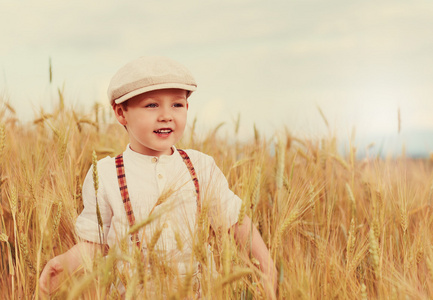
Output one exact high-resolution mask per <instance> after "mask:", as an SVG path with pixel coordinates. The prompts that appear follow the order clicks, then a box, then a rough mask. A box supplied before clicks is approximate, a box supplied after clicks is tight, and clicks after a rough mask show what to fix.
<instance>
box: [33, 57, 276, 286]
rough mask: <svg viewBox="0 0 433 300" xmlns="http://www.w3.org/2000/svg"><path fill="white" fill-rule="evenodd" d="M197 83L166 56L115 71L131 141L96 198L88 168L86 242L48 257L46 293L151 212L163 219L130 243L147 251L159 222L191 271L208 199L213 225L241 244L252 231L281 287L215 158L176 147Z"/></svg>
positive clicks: (102, 168)
mask: <svg viewBox="0 0 433 300" xmlns="http://www.w3.org/2000/svg"><path fill="white" fill-rule="evenodd" d="M196 87H197V85H196V82H195V80H194V78H193V76H192V75H191V73H190V72H189V70H188V69H186V68H185V67H184V66H183V65H181V64H179V63H177V62H176V61H173V60H171V59H168V58H164V57H142V58H139V59H136V60H134V61H132V62H130V63H128V64H126V65H125V66H124V67H122V68H121V69H120V70H119V71H118V72H117V73H116V74H115V75H114V77H113V78H112V80H111V82H110V86H109V89H108V95H109V98H110V101H111V105H112V107H113V110H114V113H115V115H116V118H117V120H118V121H119V123H120V124H121V125H123V126H124V127H125V128H126V130H127V132H128V136H129V145H128V146H127V149H126V150H125V152H124V153H123V154H122V155H119V156H118V157H116V158H110V157H106V158H104V159H102V160H100V161H99V162H98V165H97V169H98V174H99V188H98V192H97V197H96V196H95V190H94V187H93V179H92V170H89V173H88V174H87V176H86V179H85V181H84V184H83V203H84V209H83V211H82V213H81V214H80V216H79V217H78V218H77V222H76V232H77V234H78V236H79V237H80V238H81V239H82V242H79V243H78V244H76V245H75V246H74V247H72V248H71V249H70V250H69V251H67V252H66V253H64V254H61V255H59V256H56V257H55V258H53V259H51V260H50V261H49V262H48V263H47V265H46V266H45V268H44V270H43V271H42V273H41V277H40V280H39V285H40V290H41V293H42V294H50V293H51V292H52V291H53V290H55V289H56V287H57V286H58V285H59V281H60V277H61V274H62V272H67V273H69V274H71V273H72V272H73V271H74V270H76V269H77V268H78V267H79V266H80V265H81V264H82V263H83V258H82V253H83V252H84V253H85V254H88V255H89V256H92V255H93V253H94V252H95V250H96V249H97V248H98V246H100V244H101V243H102V244H104V245H108V247H110V248H111V247H115V246H116V244H117V243H118V241H119V240H120V237H122V236H124V235H125V234H127V232H128V230H129V228H130V227H131V226H133V225H134V224H137V223H139V222H140V221H141V220H145V219H146V218H148V217H149V216H150V215H151V214H154V215H158V216H159V218H157V221H155V222H152V226H146V227H145V229H144V230H142V231H141V232H140V233H139V234H135V235H134V237H133V238H131V239H128V241H129V247H130V248H131V249H132V247H134V246H135V244H136V245H138V246H139V247H140V249H141V252H142V253H143V256H144V257H145V256H146V251H147V248H146V246H149V241H148V240H149V239H150V237H151V236H152V232H155V230H156V228H157V229H159V230H160V234H161V236H160V238H159V240H158V242H157V244H156V246H155V247H157V248H158V249H162V250H164V251H165V252H167V253H170V254H171V255H169V256H167V257H168V259H172V260H173V261H174V262H177V266H178V269H179V273H185V272H186V270H187V269H188V263H187V262H186V261H188V262H189V261H190V260H189V259H182V257H185V256H186V257H188V256H190V257H191V256H192V249H193V245H192V242H191V239H192V238H191V232H193V230H194V225H195V224H196V216H197V215H198V212H199V211H200V209H203V208H204V207H205V206H204V202H205V201H207V202H206V203H207V205H208V206H207V210H206V211H207V212H208V214H209V219H210V224H211V227H215V228H226V229H227V230H232V231H233V234H234V237H235V240H236V241H237V243H238V244H240V245H245V244H246V243H247V241H248V239H249V236H250V228H252V229H253V233H252V247H251V248H252V254H253V256H254V257H255V258H256V259H257V260H258V261H259V264H260V268H261V270H262V272H263V273H264V274H265V279H266V282H267V285H266V286H267V288H268V289H269V290H268V293H270V294H273V293H274V292H275V289H276V279H275V278H276V269H275V266H274V263H273V261H272V259H271V257H270V254H269V251H268V249H267V247H266V245H265V244H264V242H263V240H262V238H261V236H260V234H259V232H258V231H257V229H256V228H255V227H254V226H252V227H251V220H250V219H249V218H248V217H245V218H244V220H243V223H242V225H239V224H238V222H237V217H238V214H239V210H240V206H241V200H240V199H239V198H238V197H237V196H236V195H234V194H233V192H232V191H231V190H230V189H229V188H228V183H227V180H226V179H225V178H224V175H223V174H222V172H221V171H220V170H219V169H218V168H217V167H216V165H215V162H214V160H213V159H212V158H211V157H209V156H207V155H205V154H203V153H201V152H198V151H195V150H186V151H182V150H180V149H176V148H175V146H174V145H175V144H176V143H177V142H178V141H179V140H180V138H181V137H182V134H183V132H184V129H185V126H186V119H187V111H188V105H189V104H188V97H189V96H190V95H191V93H192V92H193V91H195V90H196ZM96 201H97V202H98V205H99V210H100V216H101V221H102V224H103V226H102V230H103V232H102V234H101V232H100V231H99V230H98V228H99V226H98V220H97V214H96ZM170 205H171V206H170ZM216 212H218V214H217V213H216ZM179 239H180V240H183V241H184V242H185V247H183V251H182V254H179V251H177V249H178V248H177V246H178V245H177V241H178V240H179ZM196 267H197V269H199V267H198V265H196Z"/></svg>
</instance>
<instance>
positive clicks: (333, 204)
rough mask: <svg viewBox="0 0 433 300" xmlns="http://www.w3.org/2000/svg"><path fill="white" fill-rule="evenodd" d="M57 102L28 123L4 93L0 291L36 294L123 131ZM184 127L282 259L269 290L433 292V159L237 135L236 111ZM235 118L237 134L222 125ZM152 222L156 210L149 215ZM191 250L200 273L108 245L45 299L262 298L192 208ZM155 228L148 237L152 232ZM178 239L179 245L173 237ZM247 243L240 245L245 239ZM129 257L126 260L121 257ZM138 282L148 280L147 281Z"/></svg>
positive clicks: (245, 269)
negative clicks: (85, 189) (95, 168)
mask: <svg viewBox="0 0 433 300" xmlns="http://www.w3.org/2000/svg"><path fill="white" fill-rule="evenodd" d="M60 96H61V97H60V101H59V104H58V106H57V107H56V108H55V109H54V110H53V111H52V112H50V113H45V112H41V113H40V114H39V115H38V116H36V117H35V119H34V121H33V122H30V123H22V122H20V120H17V119H16V114H15V111H14V108H13V107H12V106H11V105H10V104H8V103H7V102H6V101H2V102H1V103H0V106H1V110H0V124H1V125H0V179H1V185H0V189H1V190H0V197H1V198H0V203H1V205H0V219H1V221H0V249H1V259H0V271H1V274H2V276H0V290H1V293H2V298H4V299H32V298H33V299H34V298H36V299H37V298H38V297H39V295H40V293H39V289H38V285H37V282H38V279H39V275H40V273H41V270H42V268H43V266H44V265H45V264H46V262H47V261H48V260H49V259H50V258H52V257H54V256H55V255H58V254H60V253H63V252H65V251H66V250H67V249H69V248H70V247H71V246H72V245H73V244H74V243H76V242H77V236H76V235H75V233H74V230H73V228H74V221H75V219H76V218H77V216H78V214H79V213H80V211H81V210H82V199H81V184H82V182H83V180H84V176H85V174H86V173H87V170H88V169H89V167H90V166H91V164H92V153H93V152H94V153H95V154H96V156H97V158H98V159H100V158H103V157H105V156H107V155H110V156H114V155H117V154H118V153H120V152H122V151H123V149H124V148H125V145H126V144H127V142H128V139H127V135H126V132H125V130H124V128H123V127H121V126H120V125H118V124H116V122H115V120H114V118H113V116H112V115H111V112H109V111H107V110H105V109H103V108H102V107H101V106H99V105H97V104H95V106H94V107H93V109H92V110H91V111H88V112H82V111H78V110H76V109H72V108H66V107H65V105H64V104H63V96H62V95H60ZM199 123H200V120H195V121H194V122H193V123H192V125H191V126H190V127H188V128H187V129H186V131H185V135H184V138H183V139H182V141H181V143H180V144H179V145H178V147H179V148H184V149H188V148H193V149H197V150H200V151H202V152H204V153H207V154H209V155H211V156H213V157H214V158H215V161H216V163H217V165H218V166H219V167H220V168H221V170H222V171H223V173H224V174H225V175H226V177H227V179H228V181H229V185H230V186H231V188H232V190H233V191H234V192H235V193H236V194H237V195H239V196H240V197H241V198H242V199H243V204H242V209H241V212H240V216H239V218H240V219H241V220H242V218H243V217H244V216H245V215H248V216H249V217H250V218H251V220H252V221H253V223H254V224H255V225H256V226H257V228H258V229H259V231H260V233H261V234H262V237H263V239H264V241H265V243H266V244H267V246H268V248H269V249H270V252H271V255H272V257H273V259H274V261H275V263H276V267H277V270H278V289H277V299H429V298H432V297H433V248H432V234H433V225H432V222H433V216H432V201H433V172H432V171H433V160H432V159H417V160H415V159H409V158H406V157H404V156H402V157H398V158H391V157H389V158H377V157H373V158H370V159H368V160H366V159H364V160H357V159H356V149H355V148H354V147H351V148H350V149H348V152H347V153H348V155H345V156H343V155H342V154H341V153H339V151H338V147H337V139H336V138H335V137H334V136H332V135H329V136H328V137H326V138H324V139H321V140H311V139H307V138H302V137H295V136H293V135H291V134H290V131H288V130H286V131H284V132H279V133H278V134H277V133H276V134H275V136H265V135H263V134H262V133H261V132H260V129H259V128H252V129H251V130H252V131H254V138H251V140H247V141H242V142H241V141H240V139H238V137H237V133H238V129H239V122H235V124H224V125H223V126H217V127H215V128H214V129H212V130H209V132H207V133H203V132H201V133H198V132H197V129H196V128H197V127H198V125H197V124H199ZM224 127H226V128H227V127H230V130H228V132H230V133H231V136H227V135H226V134H224V133H222V132H221V131H222V128H224ZM150 221H151V220H150ZM197 232H198V235H197V238H196V244H195V246H194V255H195V256H196V258H197V259H198V260H200V261H201V263H202V265H203V272H202V274H201V277H200V278H193V276H192V274H187V275H186V276H177V275H176V274H175V273H173V272H169V271H167V270H168V269H169V266H167V265H166V264H165V262H164V259H163V258H162V257H158V255H159V254H158V253H154V254H152V253H151V255H154V257H151V258H150V259H153V261H154V262H156V263H154V264H153V265H152V269H151V270H150V269H147V267H146V266H145V265H144V263H143V261H142V260H141V259H140V255H136V254H137V253H127V252H122V253H121V254H119V253H117V252H114V251H113V252H111V251H110V252H109V253H108V255H107V256H106V257H104V258H102V257H99V256H98V257H96V258H95V260H94V261H91V262H89V263H88V264H87V265H85V266H83V267H82V268H81V269H80V270H78V271H77V272H76V273H75V274H73V275H72V276H65V278H64V283H63V284H62V286H61V287H60V289H59V290H58V291H57V292H56V293H55V294H54V295H53V296H52V298H53V299H80V298H81V299H118V298H120V297H121V296H120V295H121V292H120V291H119V290H118V289H117V288H116V286H118V284H119V283H122V285H123V286H124V287H125V290H126V291H125V294H124V298H125V299H135V298H137V297H141V296H140V295H142V294H139V293H147V296H148V297H149V298H156V299H158V298H166V299H185V298H189V299H194V298H195V297H196V294H195V290H196V285H197V282H199V283H200V286H201V293H202V297H203V298H206V299H261V298H264V297H265V289H264V287H263V285H262V283H263V281H261V279H260V278H261V274H260V271H259V269H258V268H257V266H256V265H255V264H254V263H252V262H251V261H250V259H249V258H248V255H249V253H248V251H242V250H240V248H238V247H237V246H236V244H235V243H234V241H233V237H232V236H231V235H230V233H226V232H222V233H218V234H216V235H215V237H214V239H213V240H214V242H213V245H214V246H213V247H214V255H213V258H212V259H213V260H214V261H215V267H211V263H210V260H209V257H207V256H206V254H205V253H204V251H205V250H204V249H205V247H207V245H208V241H209V240H210V238H209V224H208V222H207V220H206V218H204V217H203V215H202V216H200V217H199V219H198V222H197ZM158 238H159V236H154V237H152V240H153V239H155V241H156V240H157V239H158ZM179 247H181V245H180V246H179ZM246 248H248V247H246ZM119 261H124V262H128V263H129V266H130V267H129V268H130V270H128V271H125V270H120V269H119V268H117V267H116V266H117V263H118V262H119ZM144 291H145V292H144Z"/></svg>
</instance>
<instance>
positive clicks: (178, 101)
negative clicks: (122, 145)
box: [113, 89, 188, 157]
mask: <svg viewBox="0 0 433 300" xmlns="http://www.w3.org/2000/svg"><path fill="white" fill-rule="evenodd" d="M186 95H187V91H185V90H181V89H163V90H156V91H150V92H147V93H144V94H141V95H138V96H135V97H133V98H131V99H129V100H128V103H127V105H126V109H124V108H123V107H122V105H119V104H115V105H114V106H113V109H114V112H115V114H116V118H117V120H118V121H119V122H120V124H122V125H124V126H126V127H127V129H128V135H129V142H130V146H131V149H132V150H134V151H135V152H139V153H141V154H145V155H150V156H158V157H159V156H160V155H163V154H166V155H170V154H171V153H172V150H171V146H173V145H174V144H175V143H177V142H178V141H179V140H180V138H181V137H182V134H183V132H184V130H185V125H186V116H187V111H188V102H187V97H186Z"/></svg>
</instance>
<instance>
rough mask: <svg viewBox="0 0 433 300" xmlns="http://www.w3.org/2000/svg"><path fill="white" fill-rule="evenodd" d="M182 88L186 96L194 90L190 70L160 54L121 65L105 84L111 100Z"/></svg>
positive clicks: (114, 101)
mask: <svg viewBox="0 0 433 300" xmlns="http://www.w3.org/2000/svg"><path fill="white" fill-rule="evenodd" d="M171 88H175V89H182V90H186V91H188V96H189V95H190V94H191V93H192V92H193V91H195V90H196V89H197V83H196V81H195V79H194V77H193V76H192V74H191V72H190V71H189V70H188V69H187V68H186V67H185V66H184V65H182V64H180V63H178V62H177V61H175V60H172V59H170V58H167V57H162V56H144V57H140V58H138V59H135V60H133V61H131V62H129V63H127V64H126V65H124V66H123V67H122V68H120V69H119V70H118V71H117V72H116V74H114V76H113V78H112V79H111V81H110V84H109V86H108V98H109V99H110V103H111V104H112V105H113V104H114V103H117V104H119V103H122V102H124V101H126V100H128V99H130V98H132V97H134V96H137V95H139V94H142V93H145V92H149V91H154V90H161V89H171Z"/></svg>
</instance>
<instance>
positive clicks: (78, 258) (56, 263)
mask: <svg viewBox="0 0 433 300" xmlns="http://www.w3.org/2000/svg"><path fill="white" fill-rule="evenodd" d="M99 249H100V245H98V244H94V243H90V242H85V241H83V242H79V243H78V244H76V245H74V246H73V247H72V248H71V249H69V250H68V251H67V252H65V253H63V254H60V255H58V256H56V257H54V258H52V259H50V260H49V261H48V262H47V264H46V265H45V267H44V269H43V271H42V273H41V276H40V278H39V290H40V294H41V295H42V296H47V295H50V294H51V293H53V292H54V291H55V290H57V289H58V288H59V286H60V284H61V281H62V277H64V276H65V275H68V274H72V273H73V272H74V271H75V270H77V269H78V267H80V266H81V265H82V264H83V263H84V261H85V260H86V259H92V258H93V256H94V254H95V252H96V251H98V250H99Z"/></svg>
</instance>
